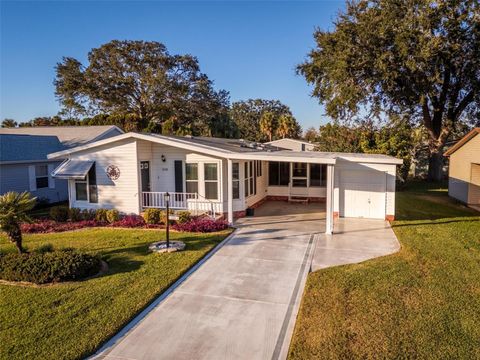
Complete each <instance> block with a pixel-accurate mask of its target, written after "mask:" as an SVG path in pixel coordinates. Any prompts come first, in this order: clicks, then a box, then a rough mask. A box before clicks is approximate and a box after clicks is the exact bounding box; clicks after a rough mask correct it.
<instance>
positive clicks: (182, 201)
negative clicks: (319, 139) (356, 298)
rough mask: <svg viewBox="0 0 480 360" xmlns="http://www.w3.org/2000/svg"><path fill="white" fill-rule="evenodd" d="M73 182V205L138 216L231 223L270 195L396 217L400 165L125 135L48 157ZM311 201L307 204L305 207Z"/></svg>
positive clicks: (330, 209)
mask: <svg viewBox="0 0 480 360" xmlns="http://www.w3.org/2000/svg"><path fill="white" fill-rule="evenodd" d="M48 158H49V159H51V160H57V159H65V158H68V161H66V162H65V163H63V164H62V165H60V166H59V167H58V168H57V169H55V171H54V172H53V176H54V177H55V178H58V179H68V180H69V190H70V191H69V193H70V206H71V207H78V208H87V209H96V208H116V209H118V210H119V211H121V212H124V213H134V214H139V213H141V212H142V211H143V210H144V209H146V208H152V207H154V208H164V207H165V193H166V192H169V193H170V199H171V200H170V202H171V203H170V206H171V208H173V209H188V210H190V211H192V212H199V211H200V212H203V211H205V212H208V213H210V214H223V215H224V216H225V217H226V218H227V219H228V221H229V222H230V223H232V222H233V219H234V218H236V217H240V216H244V215H245V213H246V211H247V209H249V208H255V207H256V206H258V205H259V204H261V203H262V202H264V201H265V200H268V199H271V200H293V201H296V200H298V199H301V200H308V201H318V202H325V203H326V205H325V211H326V232H327V233H331V232H332V230H333V219H334V217H337V216H342V217H364V218H376V219H393V217H394V214H395V212H394V211H395V173H396V165H399V164H401V163H402V160H399V159H396V158H393V157H391V156H386V155H378V154H347V153H326V152H315V151H310V152H302V151H291V150H282V149H279V148H277V147H273V146H270V145H264V144H258V143H250V142H246V141H243V140H235V139H219V138H204V137H191V136H189V137H177V136H162V135H157V134H138V133H126V134H123V135H120V136H117V137H115V138H111V139H106V140H101V141H97V142H95V143H91V144H87V145H83V146H78V147H76V148H71V149H68V150H64V151H60V152H56V153H53V154H50V155H49V156H48ZM305 206H308V205H305Z"/></svg>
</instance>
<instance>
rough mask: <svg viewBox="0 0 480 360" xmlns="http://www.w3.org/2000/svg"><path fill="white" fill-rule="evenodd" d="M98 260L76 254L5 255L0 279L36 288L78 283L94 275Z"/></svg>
mask: <svg viewBox="0 0 480 360" xmlns="http://www.w3.org/2000/svg"><path fill="white" fill-rule="evenodd" d="M100 268H101V261H100V259H99V258H98V257H96V256H92V255H89V254H84V253H79V252H76V251H53V252H44V253H39V252H35V253H30V254H13V253H12V254H7V255H4V256H2V257H0V278H1V279H4V280H9V281H28V282H33V283H35V284H45V283H50V282H59V281H68V280H78V279H82V278H85V277H88V276H92V275H95V274H97V273H98V272H99V271H100Z"/></svg>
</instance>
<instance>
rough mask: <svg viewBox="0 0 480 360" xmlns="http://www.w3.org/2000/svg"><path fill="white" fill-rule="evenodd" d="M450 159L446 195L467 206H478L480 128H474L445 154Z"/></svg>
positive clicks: (479, 200) (479, 191)
mask: <svg viewBox="0 0 480 360" xmlns="http://www.w3.org/2000/svg"><path fill="white" fill-rule="evenodd" d="M445 156H448V157H449V158H450V165H449V168H448V195H450V196H451V197H453V198H455V199H457V200H459V201H461V202H463V203H465V204H468V205H473V206H479V205H480V128H478V127H477V128H475V129H473V130H472V131H470V132H469V133H468V134H467V135H465V136H464V137H463V138H462V139H460V140H459V141H458V142H457V143H456V144H455V145H453V146H452V147H451V148H450V149H448V150H447V151H446V152H445Z"/></svg>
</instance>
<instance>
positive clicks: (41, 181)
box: [35, 165, 48, 189]
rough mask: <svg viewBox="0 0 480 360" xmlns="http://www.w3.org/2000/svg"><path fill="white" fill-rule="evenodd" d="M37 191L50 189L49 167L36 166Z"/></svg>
mask: <svg viewBox="0 0 480 360" xmlns="http://www.w3.org/2000/svg"><path fill="white" fill-rule="evenodd" d="M35 181H36V183H37V189H41V188H47V187H48V165H35Z"/></svg>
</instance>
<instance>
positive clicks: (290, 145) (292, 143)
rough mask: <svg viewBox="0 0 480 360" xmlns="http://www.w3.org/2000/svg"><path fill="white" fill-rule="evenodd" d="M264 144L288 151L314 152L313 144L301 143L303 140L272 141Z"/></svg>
mask: <svg viewBox="0 0 480 360" xmlns="http://www.w3.org/2000/svg"><path fill="white" fill-rule="evenodd" d="M265 144H269V145H272V146H278V147H279V148H282V149H289V150H293V151H313V150H315V144H314V143H311V142H308V141H303V140H297V139H290V138H285V139H278V140H273V141H269V142H267V143H265Z"/></svg>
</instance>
